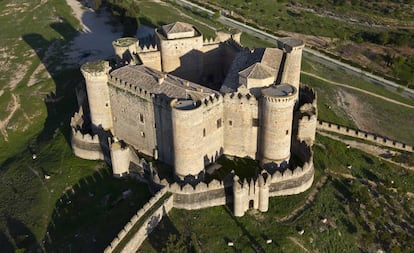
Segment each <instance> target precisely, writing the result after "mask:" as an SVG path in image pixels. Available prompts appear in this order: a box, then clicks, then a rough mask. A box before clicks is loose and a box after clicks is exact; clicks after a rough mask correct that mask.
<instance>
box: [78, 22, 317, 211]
mask: <svg viewBox="0 0 414 253" xmlns="http://www.w3.org/2000/svg"><path fill="white" fill-rule="evenodd" d="M144 41H145V43H144ZM144 44H145V45H144ZM113 47H114V50H115V54H116V56H115V57H116V59H115V60H114V61H112V62H111V63H110V62H107V61H98V62H90V63H86V64H84V65H83V66H82V67H81V71H82V73H83V75H84V77H85V81H86V90H87V103H85V104H84V105H83V106H82V108H83V110H82V112H85V113H84V115H83V114H82V113H81V112H80V113H77V114H76V115H75V116H74V117H73V118H72V123H71V124H72V132H73V135H72V147H73V150H74V153H75V154H76V155H78V156H80V157H83V158H88V159H106V160H107V161H108V162H109V163H110V164H111V165H112V169H113V174H114V176H117V177H123V176H126V175H129V174H133V173H138V174H139V175H140V176H142V177H145V169H146V167H150V168H149V169H148V171H149V172H148V173H147V176H146V177H145V178H146V180H149V181H150V182H151V183H152V184H158V185H166V187H169V189H170V191H171V192H173V193H174V194H175V195H174V206H175V207H178V208H187V209H196V208H203V207H208V206H214V205H222V204H226V203H227V202H229V201H232V202H233V203H234V213H235V215H236V216H242V215H243V214H244V212H245V211H246V210H247V209H249V208H255V209H259V210H261V211H267V208H268V198H269V196H278V195H289V194H296V193H299V192H303V191H305V190H306V189H308V188H309V187H310V186H311V184H312V181H313V173H314V170H313V162H312V152H311V149H310V147H311V145H312V144H313V142H314V140H315V129H316V121H317V120H316V114H317V107H316V95H315V93H314V92H313V90H311V89H309V88H307V87H304V86H302V85H300V68H301V59H302V49H303V47H304V43H303V42H302V41H300V40H297V39H293V38H283V39H280V40H279V43H278V45H277V48H259V49H253V50H250V49H248V48H245V47H243V46H241V45H240V33H235V34H230V33H224V32H219V33H217V37H216V38H215V39H210V40H205V39H203V36H202V34H201V32H200V31H199V30H198V29H197V28H195V27H194V26H192V25H190V24H186V23H181V22H176V23H173V24H168V25H164V26H162V27H161V28H159V29H156V30H155V33H154V36H151V37H149V38H146V39H145V40H142V41H140V40H138V39H136V38H121V39H118V40H116V41H114V42H113ZM85 101H86V100H85ZM88 123H90V124H88ZM88 125H90V127H89V126H88ZM138 154H143V155H147V156H150V157H153V159H155V160H159V161H161V162H163V163H165V164H167V165H170V167H171V168H173V171H172V172H173V173H172V174H173V175H174V176H173V178H172V179H171V178H170V179H165V178H160V177H161V176H160V175H159V174H158V172H157V169H156V168H153V166H146V165H147V163H146V162H145V161H143V159H142V158H140V157H139V155H138ZM222 155H228V156H236V157H249V158H252V159H255V160H258V161H259V162H260V167H261V168H260V170H259V171H261V172H258V173H257V174H256V176H255V177H253V178H250V179H246V178H245V179H244V180H243V181H242V180H241V179H240V178H239V177H238V176H237V175H233V177H232V178H233V180H231V181H230V182H225V181H223V182H215V181H213V182H211V183H209V184H206V183H205V182H203V180H204V177H205V173H206V167H207V166H209V165H211V164H214V163H215V161H216V160H217V159H218V158H219V157H220V156H222ZM293 158H294V159H293ZM293 160H295V163H294V164H293V163H292V161H293ZM131 165H135V166H131ZM137 168H138V169H137ZM252 169H256V170H257V168H252ZM148 174H149V175H148ZM190 186H191V187H190ZM226 189H227V190H226ZM228 189H230V191H229V190H228ZM203 194H204V195H203ZM203 196H204V197H203ZM229 196H230V197H229Z"/></svg>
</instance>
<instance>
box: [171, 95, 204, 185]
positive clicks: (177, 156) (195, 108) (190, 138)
mask: <svg viewBox="0 0 414 253" xmlns="http://www.w3.org/2000/svg"><path fill="white" fill-rule="evenodd" d="M171 108H172V117H171V118H172V131H173V143H174V144H173V145H174V168H175V174H176V176H178V177H179V178H180V179H181V180H183V179H184V177H186V176H188V175H191V176H194V177H195V178H198V175H199V174H200V173H201V172H203V171H204V161H203V155H202V152H203V146H202V142H201V137H202V135H203V131H204V132H205V130H203V117H202V111H201V103H200V101H194V100H191V99H189V100H177V99H175V100H173V101H171Z"/></svg>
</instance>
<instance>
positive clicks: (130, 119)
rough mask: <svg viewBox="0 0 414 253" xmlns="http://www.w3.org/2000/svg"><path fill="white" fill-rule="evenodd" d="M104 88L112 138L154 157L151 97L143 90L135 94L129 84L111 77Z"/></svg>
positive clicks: (153, 122) (153, 124)
mask: <svg viewBox="0 0 414 253" xmlns="http://www.w3.org/2000/svg"><path fill="white" fill-rule="evenodd" d="M108 86H109V97H110V100H111V104H112V114H113V115H114V117H113V126H114V127H113V133H114V135H115V136H117V138H118V139H120V140H128V143H129V144H131V145H132V146H134V147H135V148H136V149H137V150H139V151H140V152H142V153H144V154H146V155H149V156H154V150H155V149H156V132H155V119H154V106H155V105H154V103H153V95H151V94H149V93H148V92H147V91H145V90H137V91H135V90H134V88H132V87H130V86H129V84H127V83H125V82H121V81H120V80H117V79H116V78H113V77H111V78H110V80H109V85H108ZM120 101H122V103H121V102H120Z"/></svg>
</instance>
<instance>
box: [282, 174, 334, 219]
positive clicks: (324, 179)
mask: <svg viewBox="0 0 414 253" xmlns="http://www.w3.org/2000/svg"><path fill="white" fill-rule="evenodd" d="M327 180H328V177H327V176H323V177H322V178H321V179H320V180H319V182H318V183H317V184H316V187H315V188H314V189H313V190H312V192H311V193H310V194H309V196H308V197H307V199H306V201H305V203H303V204H302V205H301V206H299V207H298V208H296V209H295V210H293V211H292V212H290V214H288V215H286V216H284V217H281V218H279V219H278V222H285V221H288V220H290V219H292V218H294V217H296V216H297V215H298V214H300V213H301V212H302V211H303V210H305V208H307V207H308V206H309V205H310V204H311V203H312V202H313V201H314V200H315V198H316V195H317V194H318V192H319V190H320V189H321V188H322V187H323V186H324V185H325V184H326V182H327Z"/></svg>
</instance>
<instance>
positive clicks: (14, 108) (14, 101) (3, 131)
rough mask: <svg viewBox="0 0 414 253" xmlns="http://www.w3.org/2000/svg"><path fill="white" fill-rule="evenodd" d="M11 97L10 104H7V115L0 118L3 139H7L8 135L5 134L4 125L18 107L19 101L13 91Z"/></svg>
mask: <svg viewBox="0 0 414 253" xmlns="http://www.w3.org/2000/svg"><path fill="white" fill-rule="evenodd" d="M11 95H12V98H13V102H12V104H11V105H10V104H9V106H8V110H10V113H9V115H7V117H6V118H5V119H4V120H0V132H1V134H2V135H3V138H4V140H5V141H8V140H9V139H8V137H9V135H8V134H7V130H6V127H7V125H8V124H9V121H10V120H11V118H12V117H13V115H14V114H15V113H16V111H17V109H19V108H20V101H19V98H18V97H17V96H16V95H14V94H13V93H12V94H11Z"/></svg>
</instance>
